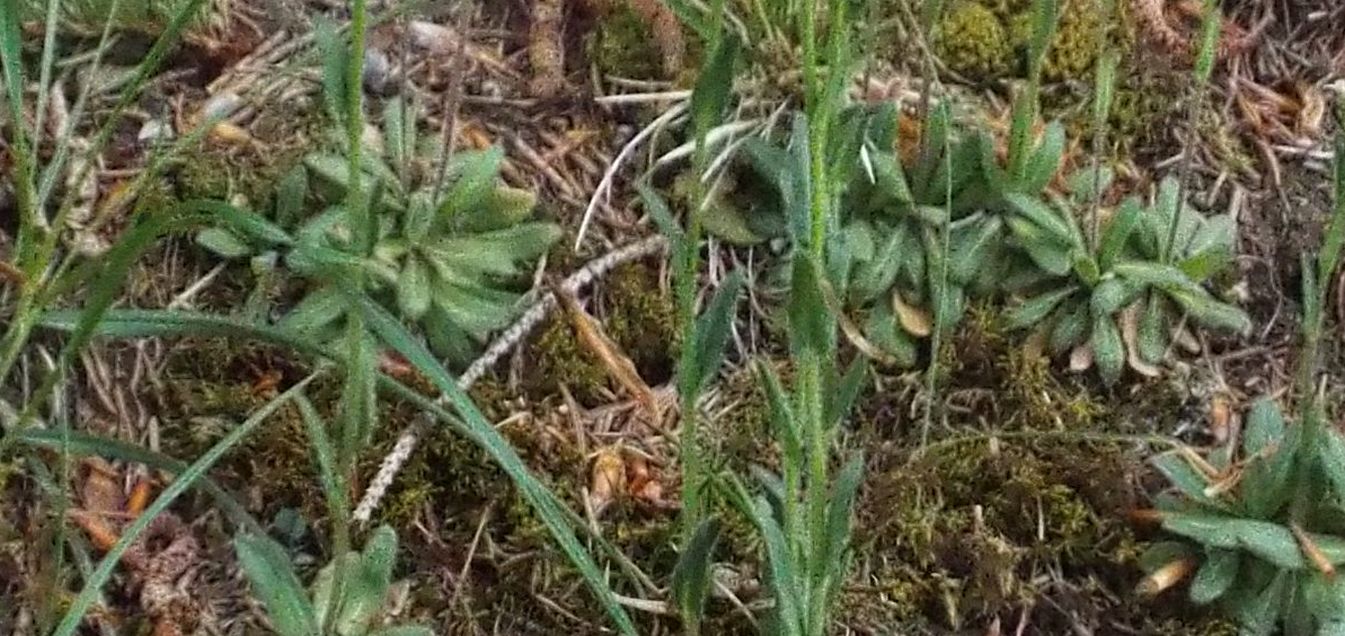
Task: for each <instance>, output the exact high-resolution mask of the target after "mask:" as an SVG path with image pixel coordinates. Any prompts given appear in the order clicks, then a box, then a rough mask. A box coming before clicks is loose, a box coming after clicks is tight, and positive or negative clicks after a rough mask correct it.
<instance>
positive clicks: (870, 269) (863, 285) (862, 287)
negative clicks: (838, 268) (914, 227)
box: [848, 226, 905, 303]
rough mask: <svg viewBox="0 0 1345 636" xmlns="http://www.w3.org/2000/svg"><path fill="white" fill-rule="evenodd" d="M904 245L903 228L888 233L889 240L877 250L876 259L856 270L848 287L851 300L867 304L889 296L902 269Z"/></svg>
mask: <svg viewBox="0 0 1345 636" xmlns="http://www.w3.org/2000/svg"><path fill="white" fill-rule="evenodd" d="M904 244H905V236H904V231H903V230H902V229H901V226H898V227H896V228H894V229H892V230H891V231H889V232H887V240H886V241H885V242H884V243H883V244H882V245H881V246H879V247H878V248H877V250H876V253H875V254H874V258H873V259H871V260H869V261H866V262H864V263H860V264H859V265H858V266H857V267H856V268H855V270H854V272H853V274H852V276H851V280H850V284H849V286H848V287H849V292H850V294H851V298H856V299H858V300H859V301H860V302H865V303H867V302H871V301H873V300H875V299H877V298H879V297H881V296H885V295H887V292H888V291H889V290H890V289H891V288H892V283H894V282H895V281H896V279H897V274H898V272H899V270H900V269H901V262H902V256H903V253H902V252H903V245H904Z"/></svg>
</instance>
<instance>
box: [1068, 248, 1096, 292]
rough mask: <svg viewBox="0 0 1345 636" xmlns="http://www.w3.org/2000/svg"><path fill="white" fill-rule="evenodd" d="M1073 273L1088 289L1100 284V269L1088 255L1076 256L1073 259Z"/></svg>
mask: <svg viewBox="0 0 1345 636" xmlns="http://www.w3.org/2000/svg"><path fill="white" fill-rule="evenodd" d="M1074 273H1075V274H1077V275H1078V276H1079V279H1080V280H1082V281H1083V284H1085V285H1087V286H1089V287H1096V286H1097V285H1098V283H1101V282H1102V269H1101V268H1100V267H1098V264H1097V261H1095V260H1093V257H1092V256H1089V255H1088V254H1077V255H1076V256H1075V257H1074Z"/></svg>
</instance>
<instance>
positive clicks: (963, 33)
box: [935, 0, 1123, 82]
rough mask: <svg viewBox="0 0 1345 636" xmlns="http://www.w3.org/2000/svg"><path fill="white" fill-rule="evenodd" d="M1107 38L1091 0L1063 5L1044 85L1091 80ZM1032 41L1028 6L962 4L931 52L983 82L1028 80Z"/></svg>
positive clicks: (1001, 0)
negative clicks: (1014, 78) (1020, 77)
mask: <svg viewBox="0 0 1345 636" xmlns="http://www.w3.org/2000/svg"><path fill="white" fill-rule="evenodd" d="M1122 30H1123V29H1122ZM1119 31H1120V30H1118V33H1119ZM1110 37H1113V34H1112V30H1111V25H1108V24H1106V23H1104V22H1103V21H1102V20H1101V18H1100V16H1099V14H1098V11H1097V9H1096V7H1095V6H1094V4H1093V3H1092V1H1091V0H1066V1H1065V2H1064V3H1063V6H1062V7H1061V13H1060V19H1059V21H1058V22H1057V25H1056V34H1055V39H1054V40H1052V42H1051V46H1050V48H1049V49H1048V50H1047V52H1046V59H1045V60H1044V62H1043V66H1042V77H1043V79H1044V80H1046V81H1048V82H1060V81H1067V80H1081V81H1087V80H1089V79H1091V74H1090V71H1091V69H1092V68H1093V63H1094V62H1095V61H1096V59H1097V52H1098V45H1099V44H1100V43H1101V41H1100V38H1110ZM1031 41H1032V3H1031V2H1027V1H1025V0H961V1H960V2H958V3H957V4H956V5H954V6H953V7H952V9H951V10H950V11H949V12H948V14H947V15H946V16H945V17H944V19H943V21H942V22H941V23H940V33H939V40H938V41H937V42H936V44H935V47H936V50H937V52H938V53H939V56H940V57H941V58H942V59H943V60H944V62H945V63H947V64H948V66H949V67H950V68H952V69H953V70H954V71H957V72H958V73H960V74H962V75H965V76H967V77H968V78H970V79H975V80H982V81H984V80H995V79H1003V78H1005V77H1007V76H1010V75H1023V74H1026V72H1027V67H1026V60H1027V52H1028V48H1029V45H1030V43H1031ZM1120 42H1121V40H1119V39H1118V40H1117V41H1116V43H1117V44H1119V43H1120Z"/></svg>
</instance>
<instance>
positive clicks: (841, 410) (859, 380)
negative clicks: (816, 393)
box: [822, 356, 869, 428]
mask: <svg viewBox="0 0 1345 636" xmlns="http://www.w3.org/2000/svg"><path fill="white" fill-rule="evenodd" d="M868 373H869V365H868V360H867V359H865V358H864V356H855V359H854V360H852V361H851V362H850V366H849V367H846V369H845V374H844V375H842V376H841V377H839V378H832V379H830V380H829V381H828V382H827V386H826V391H827V393H826V395H825V396H823V399H822V402H823V405H822V406H823V408H822V413H823V417H824V418H825V421H826V425H827V427H828V428H833V427H836V426H838V425H840V423H841V422H842V421H844V420H845V416H846V414H848V413H849V412H850V409H851V408H853V407H854V405H855V400H857V399H859V394H860V393H861V392H862V391H863V390H864V381H865V380H866V379H868Z"/></svg>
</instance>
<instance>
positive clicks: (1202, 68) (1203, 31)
mask: <svg viewBox="0 0 1345 636" xmlns="http://www.w3.org/2000/svg"><path fill="white" fill-rule="evenodd" d="M1201 14H1202V15H1201V20H1200V49H1199V52H1198V53H1197V55H1196V65H1195V80H1196V83H1197V85H1199V86H1204V85H1205V84H1206V83H1208V82H1209V81H1210V74H1211V73H1212V72H1213V71H1214V57H1215V53H1216V52H1217V51H1218V49H1219V34H1220V33H1221V32H1222V31H1223V22H1224V20H1223V14H1222V13H1221V12H1220V11H1219V5H1218V4H1217V3H1216V2H1213V1H1212V0H1207V1H1206V2H1205V8H1204V10H1203V11H1202V12H1201Z"/></svg>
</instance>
